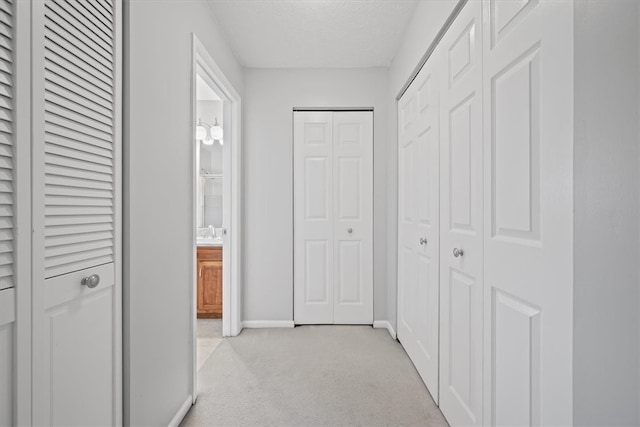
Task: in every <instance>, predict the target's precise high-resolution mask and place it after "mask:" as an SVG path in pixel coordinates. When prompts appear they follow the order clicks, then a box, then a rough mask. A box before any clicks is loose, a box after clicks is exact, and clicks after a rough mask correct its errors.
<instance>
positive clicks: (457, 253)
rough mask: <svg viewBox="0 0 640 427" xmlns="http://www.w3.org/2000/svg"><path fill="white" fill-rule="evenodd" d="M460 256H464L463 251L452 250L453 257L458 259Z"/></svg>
mask: <svg viewBox="0 0 640 427" xmlns="http://www.w3.org/2000/svg"><path fill="white" fill-rule="evenodd" d="M462 255H464V251H463V250H462V249H458V248H454V249H453V256H454V257H456V258H458V257H461V256H462Z"/></svg>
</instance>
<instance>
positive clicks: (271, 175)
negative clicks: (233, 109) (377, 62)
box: [243, 68, 388, 321]
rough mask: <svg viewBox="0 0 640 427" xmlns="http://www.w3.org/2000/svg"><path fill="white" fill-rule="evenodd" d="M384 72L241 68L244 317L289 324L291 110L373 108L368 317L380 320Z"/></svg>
mask: <svg viewBox="0 0 640 427" xmlns="http://www.w3.org/2000/svg"><path fill="white" fill-rule="evenodd" d="M386 93H387V69H386V68H364V69H363V68H352V69H247V70H246V71H245V97H244V113H245V114H244V124H245V126H244V131H245V134H244V171H245V193H244V199H243V200H244V225H245V229H244V236H245V240H244V242H243V247H244V256H243V264H244V265H243V276H244V291H243V295H244V301H243V304H244V306H243V309H244V318H243V320H252V321H264V320H268V321H278V320H285V321H291V320H293V193H292V190H293V181H292V174H293V165H292V161H293V141H292V133H293V132H292V129H293V122H292V117H293V107H374V109H375V111H374V202H373V203H374V319H375V320H386V319H387V312H386V306H387V302H386V295H387V282H386V277H387V272H386V259H387V240H386V236H387V230H386V228H387V217H386V212H387V203H388V200H387V185H386V177H387V159H386V154H387V105H386V103H385V95H386Z"/></svg>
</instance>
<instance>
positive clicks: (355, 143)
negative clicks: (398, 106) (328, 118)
mask: <svg viewBox="0 0 640 427" xmlns="http://www.w3.org/2000/svg"><path fill="white" fill-rule="evenodd" d="M333 200H334V204H333V206H334V212H333V287H334V293H333V323H337V324H368V325H370V324H372V323H373V113H372V112H371V111H341V112H334V113H333Z"/></svg>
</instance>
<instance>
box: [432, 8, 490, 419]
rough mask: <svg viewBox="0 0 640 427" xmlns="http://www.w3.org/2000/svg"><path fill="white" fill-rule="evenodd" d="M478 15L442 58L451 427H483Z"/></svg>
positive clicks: (444, 299)
mask: <svg viewBox="0 0 640 427" xmlns="http://www.w3.org/2000/svg"><path fill="white" fill-rule="evenodd" d="M481 9H482V8H481V3H480V2H475V1H473V2H469V3H467V4H466V5H465V6H464V8H463V9H462V11H461V12H460V14H459V16H458V17H457V18H456V20H455V22H454V23H453V24H452V26H451V28H450V29H449V31H448V32H447V34H446V35H445V36H444V38H443V39H442V42H441V53H440V55H441V58H440V60H441V61H442V62H441V64H442V69H443V71H444V72H445V73H446V75H447V76H448V78H447V80H446V81H445V82H443V84H442V85H441V86H440V87H441V97H440V111H441V151H440V154H441V162H440V164H441V165H442V167H443V170H442V173H441V175H440V176H441V199H440V201H441V223H440V230H441V236H440V237H441V241H440V248H441V251H440V262H441V264H440V265H441V270H440V279H441V283H440V289H441V294H440V295H441V299H440V327H441V329H440V408H441V410H442V412H443V414H444V415H445V417H446V418H447V420H448V421H449V423H450V424H451V425H479V424H482V409H483V408H482V320H483V317H482V314H483V312H482V298H483V293H482V292H483V245H482V237H483V235H482V226H483V221H482V214H483V212H482V208H483V206H482V203H483V200H482V194H483V186H482V182H483V181H482V180H483V175H482V160H483V159H482V110H481V108H482V103H481V101H482V62H481V61H480V59H481V55H479V52H480V51H481V49H482V32H481ZM454 249H456V250H461V251H462V255H460V253H458V252H457V251H456V253H458V256H457V257H456V256H454V253H453V252H454Z"/></svg>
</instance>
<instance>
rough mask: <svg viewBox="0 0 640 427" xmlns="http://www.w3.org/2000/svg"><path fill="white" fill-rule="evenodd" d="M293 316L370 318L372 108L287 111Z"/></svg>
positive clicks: (302, 320) (327, 320) (336, 320)
mask: <svg viewBox="0 0 640 427" xmlns="http://www.w3.org/2000/svg"><path fill="white" fill-rule="evenodd" d="M293 140H294V167H293V168H294V321H295V323H296V324H371V323H373V112H371V111H340V112H332V111H316V112H311V111H296V112H294V138H293Z"/></svg>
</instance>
